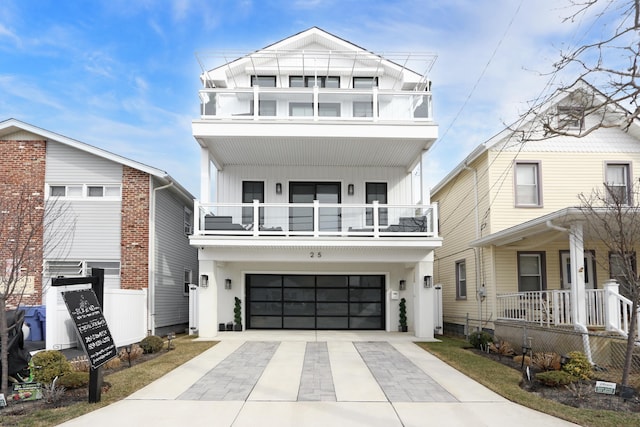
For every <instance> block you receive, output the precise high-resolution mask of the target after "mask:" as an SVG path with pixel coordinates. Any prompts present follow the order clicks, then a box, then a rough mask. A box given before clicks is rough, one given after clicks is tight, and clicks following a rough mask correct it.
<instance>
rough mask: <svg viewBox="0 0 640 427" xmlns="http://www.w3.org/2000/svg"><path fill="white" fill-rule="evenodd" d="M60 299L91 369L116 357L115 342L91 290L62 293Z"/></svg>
mask: <svg viewBox="0 0 640 427" xmlns="http://www.w3.org/2000/svg"><path fill="white" fill-rule="evenodd" d="M62 298H63V299H64V303H65V304H66V305H67V310H68V311H69V314H70V315H71V319H73V323H74V324H75V326H76V330H77V331H78V335H80V339H81V341H82V346H83V347H84V350H85V352H86V353H87V356H88V357H89V362H90V363H91V367H92V368H93V369H97V368H98V367H100V366H102V365H104V364H105V363H107V362H108V361H109V360H111V359H113V358H114V357H116V356H117V354H118V352H117V349H116V345H115V342H114V341H113V337H112V336H111V332H109V327H108V326H107V320H106V319H105V318H104V315H103V314H102V310H101V309H100V304H99V303H98V298H97V297H96V294H95V292H93V289H81V290H78V291H67V292H62Z"/></svg>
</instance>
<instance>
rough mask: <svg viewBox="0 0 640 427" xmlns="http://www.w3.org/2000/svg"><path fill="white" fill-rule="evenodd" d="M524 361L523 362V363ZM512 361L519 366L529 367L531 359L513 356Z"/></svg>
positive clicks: (524, 356)
mask: <svg viewBox="0 0 640 427" xmlns="http://www.w3.org/2000/svg"><path fill="white" fill-rule="evenodd" d="M523 359H524V361H523ZM513 361H514V362H516V363H519V364H520V365H524V366H529V365H531V358H530V357H529V356H527V355H526V354H519V355H517V356H514V358H513Z"/></svg>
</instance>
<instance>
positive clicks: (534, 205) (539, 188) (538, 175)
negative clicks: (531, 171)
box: [513, 160, 543, 208]
mask: <svg viewBox="0 0 640 427" xmlns="http://www.w3.org/2000/svg"><path fill="white" fill-rule="evenodd" d="M520 165H535V166H536V185H535V186H536V191H537V195H538V203H519V202H518V166H520ZM513 204H514V206H515V207H517V208H541V207H543V204H542V163H541V162H540V161H539V160H518V161H516V162H514V164H513Z"/></svg>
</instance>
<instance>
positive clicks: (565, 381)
mask: <svg viewBox="0 0 640 427" xmlns="http://www.w3.org/2000/svg"><path fill="white" fill-rule="evenodd" d="M536 380H538V381H540V382H541V383H542V384H544V385H546V386H549V387H561V386H565V385H569V384H571V383H572V382H574V381H575V380H576V379H575V377H573V376H571V375H570V374H569V373H567V372H564V371H547V372H540V373H539V374H536Z"/></svg>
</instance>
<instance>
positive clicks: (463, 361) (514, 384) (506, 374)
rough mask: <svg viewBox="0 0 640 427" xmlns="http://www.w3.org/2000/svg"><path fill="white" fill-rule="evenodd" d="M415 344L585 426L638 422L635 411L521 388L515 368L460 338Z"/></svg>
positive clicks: (501, 390)
mask: <svg viewBox="0 0 640 427" xmlns="http://www.w3.org/2000/svg"><path fill="white" fill-rule="evenodd" d="M418 345H419V346H420V347H422V348H423V349H425V350H427V351H429V352H430V353H432V354H434V355H435V356H437V357H438V358H440V359H441V360H442V361H444V362H446V363H447V364H449V365H451V366H453V367H454V368H456V369H458V370H459V371H460V372H462V373H464V374H466V375H467V376H469V377H471V378H473V379H474V380H476V381H477V382H479V383H480V384H483V385H484V386H485V387H487V388H489V389H491V390H493V391H494V392H496V393H498V394H500V395H502V396H503V397H505V398H506V399H508V400H510V401H512V402H515V403H518V404H520V405H523V406H527V407H529V408H531V409H535V410H537V411H540V412H544V413H547V414H549V415H553V416H555V417H558V418H562V419H564V420H567V421H571V422H573V423H576V424H579V425H581V426H587V427H621V426H631V425H640V416H639V415H638V414H635V413H628V412H615V411H597V410H591V409H579V408H574V407H571V406H567V405H563V404H561V403H558V402H554V401H551V400H548V399H544V398H542V397H539V396H536V395H535V394H533V393H530V392H528V391H525V390H523V389H521V388H520V386H519V383H520V379H521V374H520V372H519V371H516V370H515V369H512V368H510V367H508V366H505V365H503V364H501V363H498V362H496V361H493V360H490V359H488V358H486V357H482V356H480V355H477V354H474V353H472V352H470V351H467V350H466V349H465V348H466V347H468V346H469V344H468V343H467V342H466V341H464V340H461V339H456V338H449V337H444V338H442V342H433V343H418Z"/></svg>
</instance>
